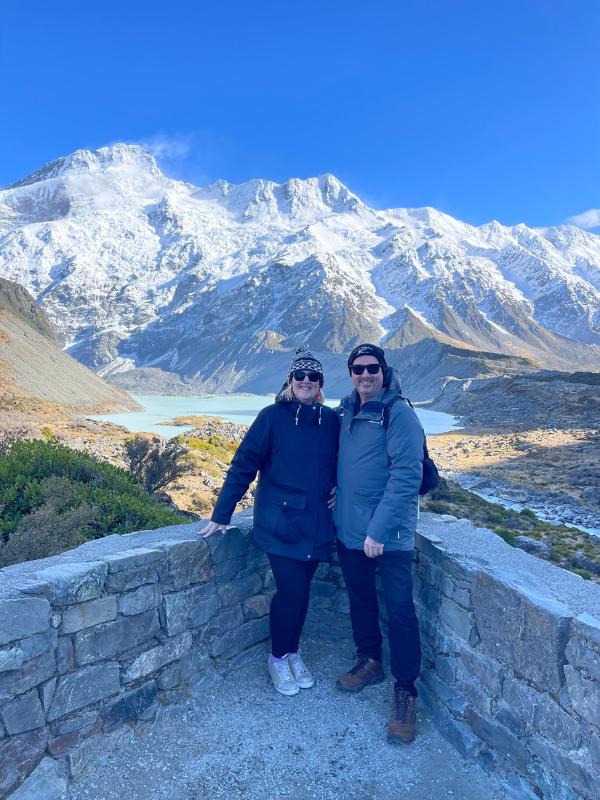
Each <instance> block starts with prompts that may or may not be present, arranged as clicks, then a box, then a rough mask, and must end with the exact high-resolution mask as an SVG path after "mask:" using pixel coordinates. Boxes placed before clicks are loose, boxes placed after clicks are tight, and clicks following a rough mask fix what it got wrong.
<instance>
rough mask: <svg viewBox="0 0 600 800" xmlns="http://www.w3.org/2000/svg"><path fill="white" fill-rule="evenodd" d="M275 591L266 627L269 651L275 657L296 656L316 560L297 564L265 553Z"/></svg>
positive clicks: (316, 564)
mask: <svg viewBox="0 0 600 800" xmlns="http://www.w3.org/2000/svg"><path fill="white" fill-rule="evenodd" d="M268 556H269V561H270V562H271V570H272V571H273V577H274V578H275V586H276V587H277V592H276V593H275V595H274V597H273V599H272V600H271V613H270V616H269V627H270V629H271V652H272V654H273V655H274V656H275V657H276V658H281V657H282V656H284V655H285V654H286V653H297V652H298V644H299V642H300V634H301V633H302V628H303V627H304V620H305V619H306V612H307V611H308V600H309V597H310V582H311V581H312V579H313V575H314V574H315V572H316V569H317V567H318V566H319V562H318V561H297V560H296V559H295V558H286V557H285V556H276V555H273V554H272V553H268Z"/></svg>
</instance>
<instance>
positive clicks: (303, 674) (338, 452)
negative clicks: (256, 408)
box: [200, 344, 425, 742]
mask: <svg viewBox="0 0 600 800" xmlns="http://www.w3.org/2000/svg"><path fill="white" fill-rule="evenodd" d="M348 371H349V373H350V378H351V379H352V383H353V384H354V391H353V392H352V393H351V394H350V395H348V396H347V397H345V398H344V399H343V400H342V401H341V404H340V406H339V407H338V408H337V409H335V410H334V409H331V408H329V407H327V406H325V405H323V400H324V397H323V392H322V386H323V367H322V365H321V363H320V362H319V361H318V360H317V359H316V358H315V357H314V355H313V354H312V353H310V352H309V351H308V348H306V347H304V348H299V349H298V350H297V351H296V355H295V357H294V359H293V360H292V362H291V364H290V368H289V372H288V377H287V380H286V382H285V384H284V387H283V389H282V390H281V392H280V393H279V394H278V395H277V397H276V399H275V403H274V404H273V405H270V406H268V407H267V408H264V409H263V410H262V411H261V412H260V413H259V414H258V416H257V417H256V419H255V421H254V422H253V424H252V425H251V426H250V428H249V430H248V432H247V434H246V436H245V437H244V439H243V441H242V442H241V444H240V446H239V448H238V450H237V452H236V454H235V456H234V459H233V461H232V463H231V467H230V469H229V472H228V473H227V477H226V479H225V483H224V484H223V487H222V489H221V492H220V494H219V497H218V500H217V503H216V505H215V508H214V512H213V515H212V518H211V520H212V521H211V522H209V523H208V525H207V526H206V527H205V528H204V529H203V530H202V531H201V532H200V533H201V534H202V535H203V536H205V537H206V536H210V535H211V534H212V533H214V531H216V530H218V529H221V530H224V529H226V526H227V525H228V524H229V521H230V519H231V516H232V514H233V511H234V509H235V506H236V503H237V502H238V501H239V500H240V499H241V498H242V497H243V495H244V494H245V492H246V491H247V489H248V487H249V485H250V484H251V483H252V481H253V480H254V478H255V477H256V474H257V472H258V473H259V481H258V488H257V490H256V496H255V506H254V540H255V543H256V545H257V546H258V547H259V548H261V549H262V550H264V551H265V552H266V553H267V555H268V558H269V561H270V564H271V569H272V571H273V576H274V579H275V585H276V589H277V591H276V593H275V595H274V597H273V599H272V601H271V610H270V617H269V622H270V632H271V648H272V654H271V655H270V656H269V659H268V669H269V674H270V676H271V679H272V681H273V686H274V687H275V689H277V691H278V692H281V693H282V694H285V695H294V694H297V693H298V691H299V689H300V688H302V689H308V688H310V687H311V686H312V685H313V683H314V680H313V677H312V675H311V674H310V672H309V670H308V668H307V667H306V665H305V663H304V661H303V660H302V657H301V655H300V653H299V652H298V651H299V640H300V635H301V633H302V628H303V626H304V621H305V618H306V613H307V610H308V602H309V594H310V583H311V580H312V578H313V576H314V574H315V571H316V569H317V566H318V564H319V562H320V561H328V560H329V556H330V551H331V543H332V540H333V539H334V538H335V535H336V532H337V552H338V557H339V561H340V565H341V568H342V572H343V575H344V581H345V583H346V587H347V590H348V596H349V599H350V617H351V621H352V631H353V635H354V642H355V645H356V649H357V653H356V664H354V666H353V667H352V668H351V669H350V670H349V671H348V672H346V673H345V674H343V675H341V676H340V677H339V679H338V681H337V684H336V685H337V688H338V689H340V690H343V691H346V692H358V691H360V690H361V689H363V688H364V687H365V686H368V685H370V684H375V683H380V682H381V681H383V679H384V672H383V667H382V663H381V649H382V637H381V630H380V625H379V605H378V601H377V592H376V587H375V572H376V570H377V569H378V570H379V574H380V576H381V580H382V584H383V592H384V599H385V604H386V609H387V615H388V636H389V643H390V655H391V671H392V674H393V676H394V678H395V686H394V693H393V702H392V716H391V720H390V723H389V725H388V738H389V739H390V740H391V741H393V742H410V741H412V739H413V738H414V730H415V699H416V696H417V692H416V689H415V680H416V678H417V676H418V674H419V669H420V661H421V649H420V639H419V628H418V623H417V618H416V615H415V608H414V604H413V599H412V555H413V549H414V535H415V530H416V524H417V513H418V493H419V487H420V484H421V478H422V466H423V445H424V439H425V436H424V433H423V429H422V427H421V424H420V422H419V420H418V419H417V416H416V414H415V413H414V411H413V410H412V408H411V407H410V406H409V405H408V404H407V403H406V402H405V401H404V400H402V399H401V392H400V382H399V378H398V373H397V372H396V371H395V370H394V369H392V368H390V367H388V366H387V364H386V361H385V355H384V351H383V350H382V349H381V348H380V347H378V346H377V345H373V344H362V345H359V346H358V347H355V348H354V350H352V352H351V353H350V356H349V358H348ZM397 401H399V402H397ZM334 487H335V489H334ZM332 506H333V516H332V512H331V508H332Z"/></svg>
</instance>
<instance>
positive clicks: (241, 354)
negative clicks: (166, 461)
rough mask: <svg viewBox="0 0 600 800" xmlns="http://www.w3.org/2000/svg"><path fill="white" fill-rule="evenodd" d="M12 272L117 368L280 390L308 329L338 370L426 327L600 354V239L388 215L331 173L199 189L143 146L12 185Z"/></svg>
mask: <svg viewBox="0 0 600 800" xmlns="http://www.w3.org/2000/svg"><path fill="white" fill-rule="evenodd" d="M0 275H4V276H6V277H8V278H9V279H12V280H17V281H18V282H20V283H23V284H24V285H25V286H26V287H27V288H28V289H29V290H30V291H31V292H32V293H33V294H34V296H35V297H36V298H37V300H38V302H40V303H41V305H42V307H43V308H44V309H45V311H46V312H47V314H48V315H49V317H50V319H51V320H52V322H53V324H54V325H55V327H57V328H58V330H59V332H60V335H61V338H62V339H63V340H64V342H65V345H66V348H67V352H69V353H70V354H72V355H74V356H75V357H76V358H78V359H79V360H81V361H82V362H83V363H85V364H87V365H88V366H90V367H92V368H93V369H95V370H97V371H99V372H100V373H101V374H102V375H104V376H107V377H110V379H111V380H116V377H115V376H117V375H120V374H122V373H125V372H128V371H130V370H157V369H159V370H162V371H164V373H165V375H171V376H173V375H175V376H177V380H180V381H181V382H182V383H183V384H184V385H187V386H191V387H196V388H197V389H199V390H200V389H202V388H210V389H211V390H216V389H219V390H234V389H236V390H246V389H248V387H249V386H250V385H252V386H255V385H256V384H257V383H258V384H260V382H261V381H260V378H261V376H262V377H263V378H264V386H265V391H273V390H275V389H276V388H279V386H278V385H277V386H276V385H275V384H278V383H279V376H277V379H276V378H275V375H274V372H275V371H276V369H279V368H280V367H279V364H280V363H283V361H284V360H285V359H288V360H289V356H290V351H291V350H293V348H294V347H295V346H296V345H297V344H299V343H303V342H305V341H308V342H309V343H310V344H311V346H312V347H313V349H314V350H315V351H316V352H318V353H319V354H320V355H322V357H323V358H325V359H326V360H328V361H330V362H332V363H333V364H335V365H337V364H338V362H339V364H343V353H345V352H347V351H348V350H349V349H350V348H351V347H352V346H353V345H354V344H356V343H357V342H358V341H359V340H375V341H378V342H381V343H383V344H384V346H387V347H390V348H392V349H394V350H396V349H398V348H399V347H406V346H416V345H417V344H418V343H419V342H420V341H423V340H426V339H433V340H435V341H437V342H438V345H439V346H440V347H442V348H444V347H447V346H448V347H454V346H457V347H463V348H466V349H467V350H469V349H472V350H474V351H477V350H480V351H484V352H487V351H492V352H499V353H504V354H505V355H506V356H507V357H509V358H510V357H515V358H517V359H524V360H525V361H531V363H532V365H533V364H535V365H538V364H539V365H540V366H544V367H547V368H555V369H572V368H574V367H581V368H597V365H598V364H600V236H597V235H595V234H592V233H588V232H585V231H582V230H581V229H578V228H574V226H558V227H556V228H551V227H548V228H528V227H527V226H525V225H523V224H519V225H516V226H512V227H506V226H502V225H501V224H500V223H498V222H496V221H492V222H490V223H486V224H484V225H482V226H479V227H476V226H472V225H469V224H468V223H464V222H461V221H460V220H456V219H454V218H452V217H451V216H449V215H448V214H445V213H443V212H440V211H437V210H436V209H433V208H422V209H387V210H376V209H372V208H369V207H368V206H367V205H366V204H365V203H364V202H363V201H362V200H361V199H360V198H359V197H358V196H357V195H355V194H354V193H353V192H351V190H350V189H348V187H346V186H344V184H343V183H341V182H340V181H339V180H338V179H337V178H335V176H333V175H331V174H329V173H325V174H324V175H322V176H320V177H318V178H308V179H298V178H291V179H290V180H288V181H286V182H285V183H282V184H278V183H276V182H274V181H268V180H266V179H255V180H251V181H247V182H246V183H243V184H231V183H228V182H227V181H223V180H220V181H215V182H214V183H212V184H210V185H209V186H206V187H196V186H193V185H192V184H189V183H184V182H182V181H175V180H172V179H170V178H167V177H166V176H164V175H163V174H162V172H161V171H160V169H159V168H158V166H157V164H156V161H155V160H154V158H153V157H152V156H151V155H150V154H149V153H148V152H147V151H144V150H143V149H142V148H140V147H138V146H134V145H124V144H119V145H114V146H112V147H108V148H100V149H99V150H97V151H94V152H91V151H85V150H80V151H76V153H73V154H71V155H70V156H66V157H65V158H63V159H57V160H56V161H54V162H51V163H50V164H49V165H46V166H45V167H42V168H41V169H40V170H38V171H36V172H34V173H32V174H31V175H30V176H27V177H26V178H24V179H23V180H22V181H19V182H17V183H16V184H13V185H12V187H7V188H6V189H5V190H3V191H1V192H0ZM271 361H272V366H271V367H269V363H270V362H271ZM421 368H425V367H424V366H423V367H421ZM532 368H533V366H532ZM338 371H340V370H339V369H338V367H337V366H336V367H335V372H336V374H337V372H338Z"/></svg>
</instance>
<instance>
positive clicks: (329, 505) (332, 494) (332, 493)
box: [327, 486, 336, 510]
mask: <svg viewBox="0 0 600 800" xmlns="http://www.w3.org/2000/svg"><path fill="white" fill-rule="evenodd" d="M335 488H336V487H335V486H334V487H333V489H332V490H331V491H330V492H329V495H330V497H329V500H328V501H327V508H328V509H329V510H331V509H332V508H333V507H334V506H335Z"/></svg>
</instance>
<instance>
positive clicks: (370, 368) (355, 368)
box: [350, 364, 381, 375]
mask: <svg viewBox="0 0 600 800" xmlns="http://www.w3.org/2000/svg"><path fill="white" fill-rule="evenodd" d="M350 369H351V370H352V374H353V375H362V374H363V372H364V371H365V370H367V372H368V373H369V375H377V373H378V372H379V370H380V369H381V364H352V366H351V367H350Z"/></svg>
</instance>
